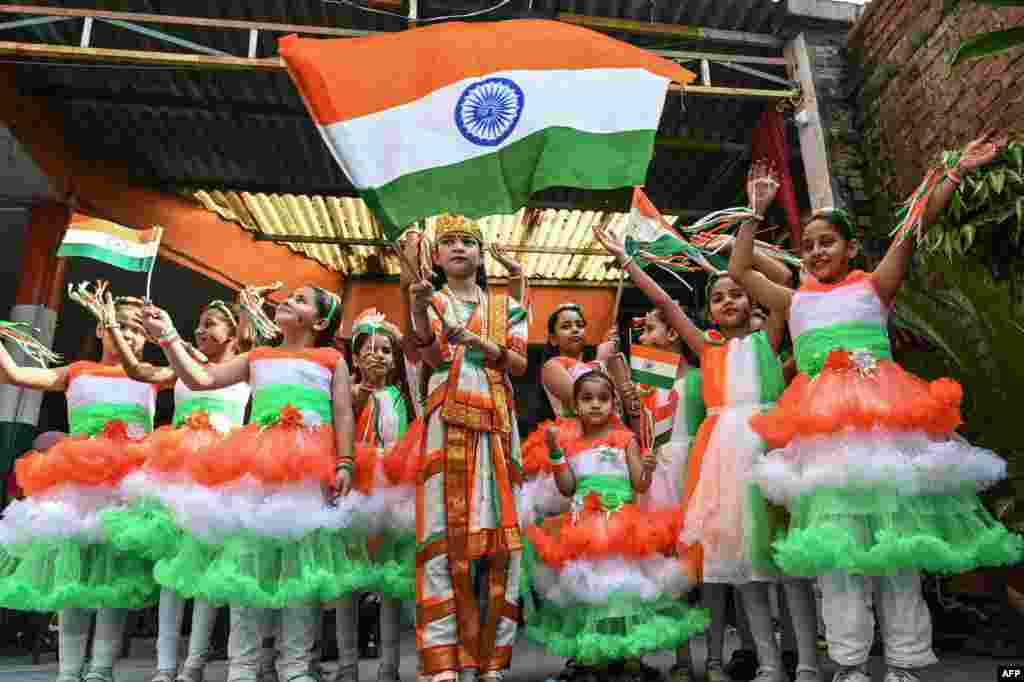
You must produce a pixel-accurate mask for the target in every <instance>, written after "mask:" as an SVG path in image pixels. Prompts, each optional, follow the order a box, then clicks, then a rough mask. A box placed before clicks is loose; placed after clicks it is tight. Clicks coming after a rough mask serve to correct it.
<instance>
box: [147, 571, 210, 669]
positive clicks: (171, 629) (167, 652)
mask: <svg viewBox="0 0 1024 682" xmlns="http://www.w3.org/2000/svg"><path fill="white" fill-rule="evenodd" d="M184 610H185V599H184V598H183V597H182V596H181V595H180V594H178V593H177V592H175V591H174V590H171V589H169V588H166V587H165V588H164V589H162V590H161V591H160V613H159V622H158V627H157V637H156V669H157V670H158V671H160V672H168V673H175V672H177V670H178V639H179V636H180V634H181V618H182V614H183V613H184ZM216 623H217V609H215V608H213V607H212V606H211V605H210V604H209V603H208V602H205V601H200V600H198V599H197V600H196V601H195V603H194V605H193V608H192V632H191V634H190V635H189V638H188V657H187V658H186V659H185V666H184V667H185V668H189V669H197V668H202V667H203V666H204V665H205V664H206V658H207V656H208V655H209V652H210V637H211V635H212V634H213V628H214V625H216Z"/></svg>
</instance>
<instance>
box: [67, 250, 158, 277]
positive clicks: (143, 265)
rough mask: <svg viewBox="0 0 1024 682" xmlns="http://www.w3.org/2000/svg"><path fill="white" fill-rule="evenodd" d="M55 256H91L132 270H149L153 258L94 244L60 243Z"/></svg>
mask: <svg viewBox="0 0 1024 682" xmlns="http://www.w3.org/2000/svg"><path fill="white" fill-rule="evenodd" d="M57 256H58V257H59V258H76V257H77V258H91V259H93V260H98V261H100V262H102V263H106V264H108V265H113V266H114V267H115V268H121V269H122V270H130V271H132V272H149V270H150V268H152V267H153V261H154V260H155V259H154V258H153V257H152V256H149V257H147V258H136V257H133V256H125V255H122V254H120V253H117V252H116V251H111V250H109V249H104V248H103V247H100V246H95V245H94V244H62V245H61V247H60V248H59V249H57Z"/></svg>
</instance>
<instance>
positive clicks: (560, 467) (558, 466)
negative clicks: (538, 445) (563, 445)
mask: <svg viewBox="0 0 1024 682" xmlns="http://www.w3.org/2000/svg"><path fill="white" fill-rule="evenodd" d="M568 469H569V463H568V462H566V461H565V460H564V459H563V460H562V461H561V462H557V463H552V466H551V471H552V473H555V474H560V473H562V472H563V471H568Z"/></svg>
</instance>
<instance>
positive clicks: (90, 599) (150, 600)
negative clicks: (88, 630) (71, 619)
mask: <svg viewBox="0 0 1024 682" xmlns="http://www.w3.org/2000/svg"><path fill="white" fill-rule="evenodd" d="M158 596H159V591H158V589H157V586H156V583H155V582H154V581H153V564H152V563H151V562H149V561H146V560H145V559H142V558H141V557H138V556H135V555H131V554H127V553H125V552H121V551H119V550H117V549H116V548H114V547H113V546H111V545H109V544H86V543H83V542H80V541H77V540H73V539H64V540H54V539H47V540H38V541H36V542H32V543H29V544H26V545H19V546H18V547H11V548H8V550H7V551H5V552H4V553H3V554H2V556H0V607H3V608H7V609H15V610H19V611H60V610H62V609H73V608H81V609H97V608H115V609H140V608H145V607H147V606H150V605H152V604H155V603H156V601H157V598H158Z"/></svg>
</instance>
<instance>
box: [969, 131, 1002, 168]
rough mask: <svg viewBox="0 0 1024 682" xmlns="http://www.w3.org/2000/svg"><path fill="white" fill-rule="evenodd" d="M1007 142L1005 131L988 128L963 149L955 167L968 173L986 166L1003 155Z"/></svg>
mask: <svg viewBox="0 0 1024 682" xmlns="http://www.w3.org/2000/svg"><path fill="white" fill-rule="evenodd" d="M1009 141H1010V136H1009V135H1007V133H1006V131H1005V130H998V131H997V130H995V129H994V128H990V129H989V130H986V131H985V132H984V133H982V135H981V137H979V138H977V139H975V140H971V141H970V142H969V143H968V144H967V146H966V147H964V151H963V154H962V155H961V157H960V161H959V162H958V163H957V167H958V168H959V169H960V170H962V171H964V172H967V173H970V172H971V171H974V170H977V169H978V168H981V167H982V166H985V165H988V164H990V163H992V161H994V160H995V158H996V157H997V156H999V155H1000V154H1002V153H1003V150H1004V149H1006V145H1007V144H1008V143H1009Z"/></svg>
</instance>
